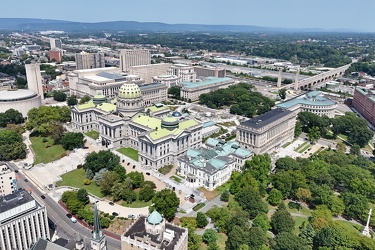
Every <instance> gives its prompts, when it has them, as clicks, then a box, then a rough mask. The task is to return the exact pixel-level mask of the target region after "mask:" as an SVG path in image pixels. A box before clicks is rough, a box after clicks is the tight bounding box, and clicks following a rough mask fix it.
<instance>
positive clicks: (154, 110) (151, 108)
mask: <svg viewBox="0 0 375 250" xmlns="http://www.w3.org/2000/svg"><path fill="white" fill-rule="evenodd" d="M147 109H149V110H150V111H151V112H157V111H160V110H164V109H169V108H168V107H167V106H165V105H163V106H161V107H156V106H155V105H153V106H151V107H147V108H146V110H147Z"/></svg>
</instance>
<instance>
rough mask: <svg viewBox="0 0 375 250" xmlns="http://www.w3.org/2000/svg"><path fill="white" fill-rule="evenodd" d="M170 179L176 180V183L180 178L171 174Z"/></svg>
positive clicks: (179, 181)
mask: <svg viewBox="0 0 375 250" xmlns="http://www.w3.org/2000/svg"><path fill="white" fill-rule="evenodd" d="M169 178H170V179H172V180H174V181H175V182H178V183H181V178H179V177H177V176H175V175H172V176H171V177H169Z"/></svg>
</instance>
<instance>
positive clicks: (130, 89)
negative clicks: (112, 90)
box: [118, 83, 141, 99]
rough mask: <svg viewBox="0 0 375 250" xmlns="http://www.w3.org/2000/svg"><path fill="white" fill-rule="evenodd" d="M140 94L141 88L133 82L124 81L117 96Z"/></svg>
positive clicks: (138, 95) (127, 96)
mask: <svg viewBox="0 0 375 250" xmlns="http://www.w3.org/2000/svg"><path fill="white" fill-rule="evenodd" d="M140 96H141V89H140V88H139V87H138V85H137V84H135V83H125V84H124V85H122V86H121V88H120V90H119V92H118V97H120V98H125V99H128V98H137V97H140Z"/></svg>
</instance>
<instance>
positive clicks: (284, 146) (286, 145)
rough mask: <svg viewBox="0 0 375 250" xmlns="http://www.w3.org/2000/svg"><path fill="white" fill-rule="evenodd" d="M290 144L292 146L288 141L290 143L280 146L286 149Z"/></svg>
mask: <svg viewBox="0 0 375 250" xmlns="http://www.w3.org/2000/svg"><path fill="white" fill-rule="evenodd" d="M290 144H292V142H291V141H290V142H287V143H285V144H284V145H283V146H282V148H286V147H288V146H289V145H290Z"/></svg>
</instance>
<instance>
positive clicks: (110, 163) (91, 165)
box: [85, 150, 120, 173]
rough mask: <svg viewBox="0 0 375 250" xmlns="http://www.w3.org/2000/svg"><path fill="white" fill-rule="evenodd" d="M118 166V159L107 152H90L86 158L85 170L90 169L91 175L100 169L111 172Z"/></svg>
mask: <svg viewBox="0 0 375 250" xmlns="http://www.w3.org/2000/svg"><path fill="white" fill-rule="evenodd" d="M119 164H120V157H119V156H117V155H115V154H114V153H112V152H111V151H109V150H101V151H99V152H92V153H90V154H88V155H87V156H86V161H85V165H86V169H90V170H91V171H92V172H93V173H96V172H98V171H99V170H100V169H102V168H106V169H108V170H109V171H112V170H113V169H114V168H115V167H116V166H117V165H119Z"/></svg>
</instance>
